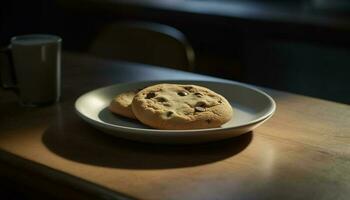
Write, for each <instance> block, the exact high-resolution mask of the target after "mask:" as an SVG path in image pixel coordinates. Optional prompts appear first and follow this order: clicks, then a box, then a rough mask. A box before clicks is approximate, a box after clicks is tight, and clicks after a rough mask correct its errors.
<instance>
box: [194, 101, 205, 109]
mask: <svg viewBox="0 0 350 200" xmlns="http://www.w3.org/2000/svg"><path fill="white" fill-rule="evenodd" d="M195 106H196V107H203V108H205V107H206V106H207V104H206V103H205V102H203V101H200V102H197V103H196V105H195Z"/></svg>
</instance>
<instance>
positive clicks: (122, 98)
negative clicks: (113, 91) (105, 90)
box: [108, 91, 136, 119]
mask: <svg viewBox="0 0 350 200" xmlns="http://www.w3.org/2000/svg"><path fill="white" fill-rule="evenodd" d="M135 95H136V91H129V92H124V93H121V94H119V95H117V96H116V97H115V98H114V99H113V100H112V102H111V103H110V105H109V107H108V109H109V110H110V111H111V112H113V113H115V114H118V115H122V116H124V117H128V118H132V119H136V117H135V115H134V113H133V112H132V109H131V102H132V100H133V98H134V96H135Z"/></svg>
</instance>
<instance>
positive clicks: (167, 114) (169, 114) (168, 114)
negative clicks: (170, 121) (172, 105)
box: [166, 111, 174, 117]
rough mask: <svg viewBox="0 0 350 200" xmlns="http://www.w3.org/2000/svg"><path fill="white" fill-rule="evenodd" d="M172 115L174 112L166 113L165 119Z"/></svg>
mask: <svg viewBox="0 0 350 200" xmlns="http://www.w3.org/2000/svg"><path fill="white" fill-rule="evenodd" d="M173 114H174V112H172V111H168V112H167V113H166V116H167V117H170V116H171V115H173Z"/></svg>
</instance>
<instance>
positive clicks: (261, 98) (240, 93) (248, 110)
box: [75, 80, 276, 144]
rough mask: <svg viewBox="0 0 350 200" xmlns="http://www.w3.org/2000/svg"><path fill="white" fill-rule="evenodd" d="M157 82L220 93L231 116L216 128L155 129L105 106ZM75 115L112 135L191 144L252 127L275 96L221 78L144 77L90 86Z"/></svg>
mask: <svg viewBox="0 0 350 200" xmlns="http://www.w3.org/2000/svg"><path fill="white" fill-rule="evenodd" d="M157 83H179V84H195V85H200V86H204V87H207V88H209V89H211V90H213V91H215V92H217V93H219V94H221V95H223V96H224V97H225V98H226V99H227V100H228V101H229V102H230V103H231V105H232V107H233V109H234V116H233V118H232V119H231V120H230V121H229V122H227V123H226V124H224V125H222V127H219V128H210V129H195V130H158V129H152V128H150V127H147V126H145V125H142V124H141V123H140V122H138V121H136V120H130V119H127V118H124V117H119V116H117V115H114V114H112V113H111V112H109V111H108V110H107V106H108V105H109V103H110V102H111V100H112V99H113V97H115V96H116V95H117V94H119V93H121V92H124V91H129V90H136V89H139V88H143V87H146V86H149V85H154V84H157ZM75 109H76V111H77V113H78V115H79V116H80V117H81V118H82V119H83V120H85V121H86V122H88V123H89V124H91V125H93V126H94V127H96V128H97V129H99V130H101V131H103V132H105V133H109V134H111V135H114V136H117V137H121V138H126V139H131V140H137V141H142V142H151V143H167V144H190V143H202V142H209V141H216V140H221V139H225V138H230V137H235V136H238V135H241V134H243V133H247V132H249V131H251V130H253V129H254V128H255V127H257V126H258V125H260V124H262V123H263V122H264V121H266V120H267V119H268V118H269V117H271V116H272V114H273V113H274V111H275V109H276V104H275V102H274V100H273V99H272V98H271V97H270V96H269V95H267V94H266V93H264V92H262V91H260V90H258V89H256V88H253V87H250V86H247V85H245V84H241V83H237V82H231V81H223V82H212V81H183V80H178V81H176V80H175V81H174V80H169V81H147V82H134V83H123V84H116V85H112V86H108V87H104V88H100V89H96V90H93V91H91V92H88V93H86V94H84V95H82V96H80V97H79V98H78V99H77V100H76V102H75Z"/></svg>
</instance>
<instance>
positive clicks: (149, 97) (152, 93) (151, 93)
mask: <svg viewBox="0 0 350 200" xmlns="http://www.w3.org/2000/svg"><path fill="white" fill-rule="evenodd" d="M155 96H156V93H154V92H150V93H148V94H147V95H146V99H151V98H153V97H155Z"/></svg>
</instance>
